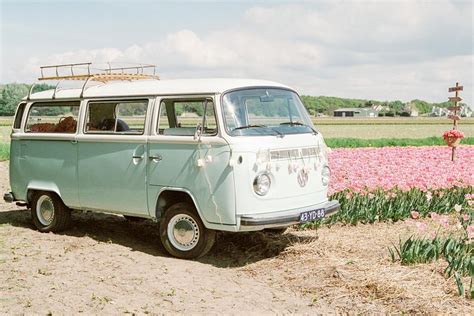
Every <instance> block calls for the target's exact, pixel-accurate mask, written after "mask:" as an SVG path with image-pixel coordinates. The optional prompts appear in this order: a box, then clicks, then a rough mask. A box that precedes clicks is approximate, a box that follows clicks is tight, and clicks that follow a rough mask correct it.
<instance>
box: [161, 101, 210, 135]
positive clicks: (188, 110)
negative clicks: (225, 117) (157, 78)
mask: <svg viewBox="0 0 474 316" xmlns="http://www.w3.org/2000/svg"><path fill="white" fill-rule="evenodd" d="M198 124H201V125H202V126H203V133H202V134H203V135H216V134H217V121H216V116H215V110H214V103H213V101H212V99H195V100H163V101H161V104H160V118H159V124H158V134H161V135H173V136H193V135H194V132H195V130H196V126H197V125H198Z"/></svg>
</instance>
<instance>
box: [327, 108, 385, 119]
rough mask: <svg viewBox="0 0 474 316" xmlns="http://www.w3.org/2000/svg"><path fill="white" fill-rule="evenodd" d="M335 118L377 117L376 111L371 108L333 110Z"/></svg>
mask: <svg viewBox="0 0 474 316" xmlns="http://www.w3.org/2000/svg"><path fill="white" fill-rule="evenodd" d="M334 116H335V117H377V116H378V111H377V110H374V109H373V108H347V109H337V110H334Z"/></svg>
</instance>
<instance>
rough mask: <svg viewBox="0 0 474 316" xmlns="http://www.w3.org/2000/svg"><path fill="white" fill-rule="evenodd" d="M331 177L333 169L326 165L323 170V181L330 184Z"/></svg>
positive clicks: (324, 183)
mask: <svg viewBox="0 0 474 316" xmlns="http://www.w3.org/2000/svg"><path fill="white" fill-rule="evenodd" d="M330 178H331V170H329V167H328V166H324V167H323V170H322V171H321V182H322V183H323V185H324V186H327V185H328V184H329V179H330Z"/></svg>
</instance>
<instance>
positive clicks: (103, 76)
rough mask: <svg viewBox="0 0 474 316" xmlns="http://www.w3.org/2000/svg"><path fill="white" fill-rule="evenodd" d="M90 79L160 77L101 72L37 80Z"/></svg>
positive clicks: (109, 79) (110, 79) (102, 80)
mask: <svg viewBox="0 0 474 316" xmlns="http://www.w3.org/2000/svg"><path fill="white" fill-rule="evenodd" d="M87 79H89V80H92V81H101V82H107V81H114V80H141V79H160V77H159V76H157V75H147V74H131V73H103V74H90V75H69V76H54V77H41V78H38V80H87Z"/></svg>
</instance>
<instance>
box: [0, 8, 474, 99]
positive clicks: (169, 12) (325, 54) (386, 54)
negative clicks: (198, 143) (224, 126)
mask: <svg viewBox="0 0 474 316" xmlns="http://www.w3.org/2000/svg"><path fill="white" fill-rule="evenodd" d="M473 11H474V8H473V1H468V0H466V1H448V0H439V1H437V0H432V1H414V0H412V1H402V0H399V1H381V0H379V1H368V0H365V1H207V2H203V1H139V0H137V1H131V0H129V1H119V0H116V1H79V0H76V1H65V0H64V1H38V0H37V1H22V0H16V1H9V0H0V13H1V16H0V17H1V22H0V45H1V49H0V60H1V62H0V83H10V82H26V83H32V82H35V80H36V78H37V77H38V76H39V74H40V73H39V66H41V65H49V64H58V63H71V62H89V61H92V62H94V63H104V62H112V63H119V64H123V63H151V64H156V65H157V69H158V73H159V75H160V77H161V78H162V79H174V78H207V77H239V78H258V79H267V80H272V81H277V82H281V83H283V84H286V85H289V86H291V87H293V88H295V89H296V90H297V91H299V92H300V94H309V95H327V96H339V97H348V98H363V99H374V100H381V101H384V100H402V101H409V100H412V99H423V100H427V101H431V102H444V101H446V100H447V98H448V96H449V95H450V94H449V93H448V91H447V89H448V87H450V86H452V85H454V84H455V82H457V81H458V82H460V84H462V85H463V86H464V91H463V92H462V93H461V97H463V98H464V101H465V102H466V103H468V104H470V105H471V106H472V104H473V87H474V78H473V77H474V71H473V62H474V53H473V42H474V32H473V28H474V22H473Z"/></svg>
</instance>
